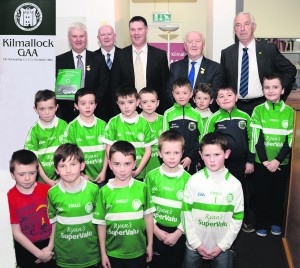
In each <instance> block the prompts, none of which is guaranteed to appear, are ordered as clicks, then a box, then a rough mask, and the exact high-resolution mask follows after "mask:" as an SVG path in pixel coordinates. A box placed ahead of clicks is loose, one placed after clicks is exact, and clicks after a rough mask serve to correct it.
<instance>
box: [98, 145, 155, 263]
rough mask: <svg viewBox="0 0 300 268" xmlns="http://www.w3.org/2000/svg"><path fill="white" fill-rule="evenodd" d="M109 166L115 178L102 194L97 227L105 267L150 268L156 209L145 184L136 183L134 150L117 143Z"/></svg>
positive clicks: (99, 200)
mask: <svg viewBox="0 0 300 268" xmlns="http://www.w3.org/2000/svg"><path fill="white" fill-rule="evenodd" d="M108 159H109V160H108V163H109V166H110V168H111V170H112V171H113V173H114V174H115V178H113V179H110V180H109V181H108V183H107V184H106V185H105V186H104V187H102V188H101V189H100V191H99V195H98V199H97V206H96V210H95V213H94V218H93V223H95V224H98V235H99V241H100V248H101V258H102V266H103V267H105V268H110V267H112V268H114V267H118V268H121V267H124V268H126V267H132V268H135V267H136V268H146V267H147V262H150V261H151V259H152V246H153V215H152V213H153V212H154V211H155V207H154V205H153V202H152V199H151V196H150V194H149V191H148V187H147V185H146V184H145V183H143V182H140V181H138V180H134V179H133V177H132V171H133V170H134V168H135V165H136V155H135V148H134V146H133V145H132V144H131V143H129V142H127V141H117V142H115V143H114V144H113V145H112V146H111V147H110V150H109V157H108Z"/></svg>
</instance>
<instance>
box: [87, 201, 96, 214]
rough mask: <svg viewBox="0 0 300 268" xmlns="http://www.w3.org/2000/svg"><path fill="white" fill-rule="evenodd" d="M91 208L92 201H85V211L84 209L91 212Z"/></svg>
mask: <svg viewBox="0 0 300 268" xmlns="http://www.w3.org/2000/svg"><path fill="white" fill-rule="evenodd" d="M93 208H94V206H93V203H92V202H89V203H87V204H86V205H85V211H86V212H87V213H91V212H92V211H93Z"/></svg>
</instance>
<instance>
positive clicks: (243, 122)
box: [238, 120, 246, 129]
mask: <svg viewBox="0 0 300 268" xmlns="http://www.w3.org/2000/svg"><path fill="white" fill-rule="evenodd" d="M238 126H239V128H240V129H245V128H246V121H245V120H241V121H239V123H238Z"/></svg>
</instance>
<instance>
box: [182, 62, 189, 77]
mask: <svg viewBox="0 0 300 268" xmlns="http://www.w3.org/2000/svg"><path fill="white" fill-rule="evenodd" d="M182 75H186V77H189V58H188V57H185V58H184V59H183V64H182Z"/></svg>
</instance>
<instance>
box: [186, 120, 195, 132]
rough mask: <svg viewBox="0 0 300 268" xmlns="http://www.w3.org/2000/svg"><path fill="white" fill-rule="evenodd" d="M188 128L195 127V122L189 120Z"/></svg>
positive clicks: (191, 129) (192, 128)
mask: <svg viewBox="0 0 300 268" xmlns="http://www.w3.org/2000/svg"><path fill="white" fill-rule="evenodd" d="M188 128H189V130H190V131H194V130H195V129H196V123H195V122H190V123H189V125H188Z"/></svg>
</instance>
